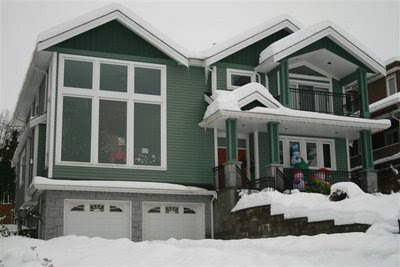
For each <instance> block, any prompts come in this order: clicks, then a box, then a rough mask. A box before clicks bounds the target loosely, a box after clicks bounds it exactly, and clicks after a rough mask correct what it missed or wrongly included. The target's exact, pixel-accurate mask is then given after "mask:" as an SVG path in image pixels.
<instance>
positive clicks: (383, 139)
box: [350, 58, 400, 175]
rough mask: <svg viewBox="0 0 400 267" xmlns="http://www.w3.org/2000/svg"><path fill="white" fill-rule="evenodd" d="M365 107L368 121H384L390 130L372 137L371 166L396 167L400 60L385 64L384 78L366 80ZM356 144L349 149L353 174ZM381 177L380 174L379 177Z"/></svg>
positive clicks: (356, 167)
mask: <svg viewBox="0 0 400 267" xmlns="http://www.w3.org/2000/svg"><path fill="white" fill-rule="evenodd" d="M368 93H369V102H370V103H371V104H370V106H369V109H370V113H371V118H372V119H388V120H390V121H391V127H390V128H389V129H386V130H385V131H383V132H379V133H376V134H374V135H372V147H373V150H374V151H373V153H374V154H373V158H374V167H375V169H376V170H377V171H378V174H379V172H382V171H386V170H389V169H392V168H399V167H400V126H399V120H400V58H391V59H389V60H388V61H386V75H383V74H377V75H375V76H372V77H371V78H369V79H368ZM358 144H359V142H358V141H354V143H353V145H352V148H351V149H350V155H351V158H350V162H351V168H352V170H353V171H357V170H360V169H361V168H362V166H361V153H360V149H359V145H358ZM382 175H384V174H382Z"/></svg>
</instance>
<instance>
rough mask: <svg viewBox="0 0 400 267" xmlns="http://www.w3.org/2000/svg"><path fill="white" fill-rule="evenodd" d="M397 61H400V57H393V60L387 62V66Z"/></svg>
mask: <svg viewBox="0 0 400 267" xmlns="http://www.w3.org/2000/svg"><path fill="white" fill-rule="evenodd" d="M396 61H400V56H397V57H391V58H389V59H387V60H385V65H386V66H387V65H389V64H391V63H393V62H396Z"/></svg>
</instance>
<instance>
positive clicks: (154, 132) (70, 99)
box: [56, 55, 166, 169]
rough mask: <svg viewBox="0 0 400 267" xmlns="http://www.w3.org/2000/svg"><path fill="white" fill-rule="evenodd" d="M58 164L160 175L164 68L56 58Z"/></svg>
mask: <svg viewBox="0 0 400 267" xmlns="http://www.w3.org/2000/svg"><path fill="white" fill-rule="evenodd" d="M59 69H60V71H59V73H61V75H60V78H59V90H58V104H57V105H58V107H59V110H60V111H61V112H58V113H57V114H58V115H57V116H58V117H57V121H58V122H59V123H58V124H57V140H61V142H60V141H58V142H56V144H57V154H56V162H57V163H58V164H63V165H68V164H74V165H82V166H97V165H101V166H104V165H109V166H115V167H116V166H118V167H124V166H126V167H135V168H150V169H165V167H166V67H165V66H164V65H156V64H147V63H139V62H131V61H120V60H106V59H100V58H89V57H81V56H69V55H68V56H67V55H61V56H60V65H59Z"/></svg>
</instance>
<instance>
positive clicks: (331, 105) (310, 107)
mask: <svg viewBox="0 0 400 267" xmlns="http://www.w3.org/2000/svg"><path fill="white" fill-rule="evenodd" d="M290 107H291V108H292V109H296V110H304V111H313V112H319V113H327V114H335V115H341V116H359V112H358V111H359V99H358V97H356V96H354V95H353V94H342V93H333V92H327V91H323V90H318V89H315V90H310V89H297V88H290Z"/></svg>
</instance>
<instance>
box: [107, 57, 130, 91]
mask: <svg viewBox="0 0 400 267" xmlns="http://www.w3.org/2000/svg"><path fill="white" fill-rule="evenodd" d="M127 77H128V68H127V67H126V66H120V65H112V64H103V63H102V64H100V90H108V91H117V92H126V91H127V90H126V88H127Z"/></svg>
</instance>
